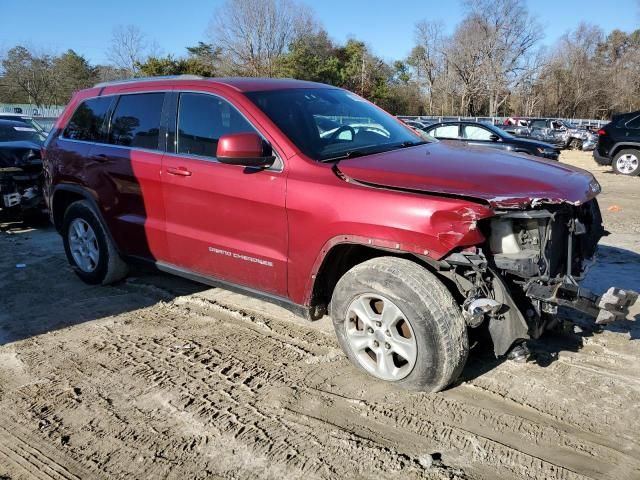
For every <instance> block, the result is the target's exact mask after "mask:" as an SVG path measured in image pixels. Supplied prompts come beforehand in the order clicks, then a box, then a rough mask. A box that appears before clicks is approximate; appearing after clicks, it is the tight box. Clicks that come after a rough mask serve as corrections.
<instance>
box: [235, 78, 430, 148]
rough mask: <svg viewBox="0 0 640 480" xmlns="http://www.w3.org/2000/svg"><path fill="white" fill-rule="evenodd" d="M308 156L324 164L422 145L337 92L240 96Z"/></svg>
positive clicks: (361, 102)
mask: <svg viewBox="0 0 640 480" xmlns="http://www.w3.org/2000/svg"><path fill="white" fill-rule="evenodd" d="M246 95H247V97H249V99H250V100H251V101H252V102H253V103H255V104H256V105H257V106H258V108H260V110H262V111H263V112H264V113H265V114H266V115H267V116H268V117H269V118H270V119H271V121H273V123H275V124H276V125H277V126H278V128H279V129H280V130H282V132H283V133H284V134H285V135H287V137H289V138H290V139H291V141H292V142H293V143H295V145H296V146H297V147H298V148H299V149H300V150H302V152H303V153H304V154H305V155H307V156H308V157H310V158H312V159H314V160H319V161H328V160H334V159H339V158H344V157H349V156H355V155H366V154H372V153H379V152H383V151H387V150H392V149H394V148H402V147H406V146H411V145H417V144H420V143H426V140H425V138H423V137H421V136H418V134H416V133H414V132H413V130H411V129H410V128H408V127H405V126H403V125H402V124H400V123H399V122H398V121H397V120H396V119H395V118H394V117H392V116H391V115H389V114H387V113H385V112H383V111H382V110H379V109H378V108H376V107H374V106H373V105H371V104H370V103H369V102H367V101H365V100H363V99H362V98H360V97H358V96H357V95H354V94H353V93H350V92H347V91H345V90H339V89H328V88H318V89H289V90H272V91H261V92H250V93H247V94H246Z"/></svg>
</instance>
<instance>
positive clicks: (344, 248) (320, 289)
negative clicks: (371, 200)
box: [305, 236, 443, 318]
mask: <svg viewBox="0 0 640 480" xmlns="http://www.w3.org/2000/svg"><path fill="white" fill-rule="evenodd" d="M389 256H391V257H397V258H404V259H408V260H411V261H413V262H415V263H417V264H419V265H421V266H423V267H424V268H426V269H428V270H430V271H431V272H432V273H435V274H437V271H438V264H439V262H437V261H436V260H433V259H431V258H429V257H428V256H426V255H419V254H416V253H412V252H409V251H403V250H398V249H394V248H390V247H385V246H382V245H376V244H374V243H373V242H372V241H366V242H365V241H363V239H360V238H359V237H352V236H341V237H339V238H337V239H333V240H330V241H329V242H327V245H325V247H324V248H323V249H322V251H321V252H320V254H319V256H318V259H317V260H316V263H315V264H314V267H313V270H312V274H311V277H310V281H309V284H308V286H307V288H306V294H305V300H306V301H305V304H307V305H310V306H311V312H312V314H311V316H312V318H320V317H321V316H322V315H323V314H324V313H326V311H327V307H328V305H329V302H330V300H331V296H332V294H333V290H334V289H335V286H336V284H337V283H338V280H340V278H341V277H342V276H343V275H344V274H345V273H346V272H348V271H349V270H351V269H352V268H353V267H355V266H356V265H359V264H361V263H363V262H366V261H367V260H371V259H373V258H376V257H389ZM437 276H438V278H440V279H442V278H443V277H442V276H441V275H437Z"/></svg>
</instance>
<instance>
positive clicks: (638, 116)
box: [593, 111, 640, 175]
mask: <svg viewBox="0 0 640 480" xmlns="http://www.w3.org/2000/svg"><path fill="white" fill-rule="evenodd" d="M593 158H594V159H595V161H596V162H598V163H599V164H600V165H612V166H613V170H614V171H615V172H616V173H620V174H622V175H638V174H640V111H637V112H629V113H623V114H620V115H615V116H614V117H613V118H612V120H611V122H610V123H608V124H606V125H605V126H604V127H602V128H601V129H600V130H598V143H597V146H596V149H595V150H594V151H593Z"/></svg>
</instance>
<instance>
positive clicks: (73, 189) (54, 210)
mask: <svg viewBox="0 0 640 480" xmlns="http://www.w3.org/2000/svg"><path fill="white" fill-rule="evenodd" d="M80 200H86V201H87V202H88V203H89V205H90V207H91V210H92V211H93V213H94V214H95V215H96V217H97V218H98V221H99V222H100V223H101V224H102V227H103V229H104V231H105V233H106V234H107V235H108V236H109V240H111V242H112V243H113V245H114V246H115V248H116V251H117V252H118V253H121V250H120V247H119V246H118V244H117V243H116V242H115V240H114V238H113V235H111V230H109V227H108V225H107V223H106V221H105V219H104V216H103V215H102V211H101V210H100V207H99V206H98V202H97V200H96V198H95V196H94V195H93V194H92V193H91V192H90V191H89V190H87V189H86V188H83V187H81V186H79V185H66V184H62V185H57V186H56V187H55V189H54V191H53V194H52V196H51V218H52V220H53V225H54V226H55V228H56V230H57V231H58V233H60V232H61V230H62V222H63V221H64V214H65V212H66V211H67V208H69V205H71V204H72V203H74V202H77V201H80Z"/></svg>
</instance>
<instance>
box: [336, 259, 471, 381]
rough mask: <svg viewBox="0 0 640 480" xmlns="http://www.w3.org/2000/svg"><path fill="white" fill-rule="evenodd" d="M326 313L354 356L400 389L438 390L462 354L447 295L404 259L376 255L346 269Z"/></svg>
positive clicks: (456, 311) (456, 313)
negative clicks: (329, 312) (376, 256)
mask: <svg viewBox="0 0 640 480" xmlns="http://www.w3.org/2000/svg"><path fill="white" fill-rule="evenodd" d="M331 317H332V319H333V324H334V327H335V330H336V335H337V337H338V341H339V343H340V346H341V347H342V349H343V351H344V352H345V354H346V355H347V357H348V358H349V359H350V360H351V362H353V363H354V364H355V365H357V366H359V367H360V368H362V369H363V370H365V371H366V372H367V373H369V374H370V375H372V376H374V377H376V378H379V379H381V380H385V381H388V382H391V383H393V384H396V385H399V386H402V387H404V388H408V389H411V390H422V391H428V392H437V391H440V390H442V389H444V388H445V387H447V386H448V385H450V384H451V383H452V382H453V381H454V380H455V379H456V378H457V377H458V375H459V374H460V372H461V371H462V368H463V367H464V364H465V362H466V359H467V354H468V351H469V343H468V338H467V329H466V325H465V321H464V319H463V318H462V314H461V312H460V308H459V307H458V305H457V304H456V302H455V301H454V299H453V297H452V295H451V293H450V292H449V291H448V290H447V289H446V287H445V286H444V285H443V284H442V282H440V281H439V280H438V279H437V278H436V277H435V276H434V275H433V274H432V273H430V272H429V271H427V270H426V269H425V268H424V267H422V266H420V265H418V264H416V263H414V262H411V261H409V260H406V259H401V258H395V257H379V258H374V259H372V260H368V261H366V262H364V263H361V264H360V265H357V266H355V267H354V268H352V269H351V270H349V271H348V272H347V273H345V274H344V276H343V277H342V278H341V279H340V280H339V281H338V284H337V285H336V288H335V290H334V292H333V297H332V299H331Z"/></svg>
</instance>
